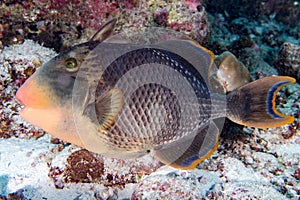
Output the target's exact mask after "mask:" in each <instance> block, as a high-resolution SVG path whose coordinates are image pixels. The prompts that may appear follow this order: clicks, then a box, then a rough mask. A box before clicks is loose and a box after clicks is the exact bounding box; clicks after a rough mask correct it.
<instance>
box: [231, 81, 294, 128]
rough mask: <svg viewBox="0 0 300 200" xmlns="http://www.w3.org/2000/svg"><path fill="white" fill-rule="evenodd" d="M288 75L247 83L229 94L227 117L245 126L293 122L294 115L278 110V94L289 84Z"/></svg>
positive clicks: (266, 126) (261, 126) (277, 125)
mask: <svg viewBox="0 0 300 200" xmlns="http://www.w3.org/2000/svg"><path fill="white" fill-rule="evenodd" d="M291 83H295V79H294V78H291V77H288V76H270V77H266V78H262V79H259V80H256V81H254V82H251V83H249V84H246V85H244V86H242V87H240V88H239V89H237V90H235V91H233V92H231V93H229V94H228V96H227V117H228V118H229V119H230V120H232V121H234V122H236V123H238V124H242V125H245V126H251V127H256V128H274V127H279V126H282V125H285V124H289V123H292V122H293V121H294V117H292V116H286V115H284V114H282V113H280V112H279V111H277V110H276V104H275V99H276V94H277V92H278V91H279V90H280V89H281V88H282V87H284V86H285V85H287V84H291Z"/></svg>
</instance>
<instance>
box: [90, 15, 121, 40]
mask: <svg viewBox="0 0 300 200" xmlns="http://www.w3.org/2000/svg"><path fill="white" fill-rule="evenodd" d="M116 22H117V19H116V18H113V19H111V20H109V21H108V22H106V23H105V24H104V25H103V26H102V27H101V28H100V29H99V30H98V31H97V32H96V33H95V34H94V35H93V37H92V38H91V39H90V41H94V42H95V41H96V42H103V41H104V40H106V39H107V38H109V37H110V36H112V34H113V32H114V28H115V25H116Z"/></svg>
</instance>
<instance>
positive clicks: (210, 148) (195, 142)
mask: <svg viewBox="0 0 300 200" xmlns="http://www.w3.org/2000/svg"><path fill="white" fill-rule="evenodd" d="M218 140H219V130H218V128H217V126H216V125H215V123H214V122H210V123H209V124H207V125H206V126H204V127H203V128H202V129H200V130H199V131H198V133H197V134H196V135H195V136H194V137H190V138H188V139H186V138H182V139H180V140H178V141H176V142H173V143H171V144H169V145H168V146H167V147H164V148H162V149H158V150H154V152H155V155H156V157H157V158H158V159H159V160H160V161H161V162H163V163H165V164H167V165H170V166H171V167H174V168H180V169H194V168H195V167H196V166H197V165H198V164H199V163H200V162H202V161H203V160H205V159H206V158H208V157H210V156H211V155H212V153H213V152H214V151H215V150H216V149H217V148H218Z"/></svg>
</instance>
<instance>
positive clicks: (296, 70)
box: [275, 42, 300, 83]
mask: <svg viewBox="0 0 300 200" xmlns="http://www.w3.org/2000/svg"><path fill="white" fill-rule="evenodd" d="M275 66H276V67H277V69H278V71H279V73H280V74H285V75H289V76H293V77H295V78H296V79H297V81H298V83H300V46H299V45H296V44H292V43H288V42H286V43H284V44H283V45H282V47H281V50H280V52H279V58H278V61H277V62H276V64H275Z"/></svg>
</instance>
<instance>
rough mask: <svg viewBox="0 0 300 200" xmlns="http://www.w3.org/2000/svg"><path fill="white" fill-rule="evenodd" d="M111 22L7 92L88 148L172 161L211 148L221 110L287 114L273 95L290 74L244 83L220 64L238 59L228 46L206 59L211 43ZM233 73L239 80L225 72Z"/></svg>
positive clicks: (247, 117) (194, 159)
mask: <svg viewBox="0 0 300 200" xmlns="http://www.w3.org/2000/svg"><path fill="white" fill-rule="evenodd" d="M114 25H115V20H111V21H109V22H108V23H107V24H105V25H104V26H103V28H101V29H100V30H99V31H98V32H97V33H96V34H95V35H94V36H93V37H92V39H91V40H90V41H88V42H86V43H83V44H79V45H76V46H74V47H71V48H70V49H69V50H68V51H66V52H62V53H61V54H59V55H58V56H56V57H55V58H53V59H52V60H50V61H49V62H48V63H46V64H45V65H43V66H42V67H41V68H40V69H39V70H37V71H36V72H35V73H34V75H32V76H31V77H30V78H29V79H28V80H27V81H26V82H25V84H24V85H23V86H22V87H21V88H20V89H19V91H18V93H17V99H18V100H19V101H20V102H21V103H22V104H23V105H24V109H23V110H22V111H21V112H20V114H21V116H22V117H23V118H24V119H25V120H27V121H29V122H31V123H32V124H34V125H36V126H38V127H40V128H42V129H44V130H45V131H47V132H49V133H50V134H52V135H54V136H56V137H58V138H60V139H63V140H65V141H68V142H71V143H74V144H76V145H78V146H81V147H83V148H86V149H88V150H90V151H93V152H96V153H101V154H104V155H107V156H112V157H120V158H135V157H139V156H143V155H145V154H148V153H153V154H154V155H155V156H156V157H157V158H158V159H159V160H161V161H162V162H163V163H165V164H168V165H171V166H173V167H176V168H182V169H191V168H194V167H196V165H197V164H198V163H199V162H201V161H202V160H204V159H206V158H207V157H209V156H210V155H211V154H212V153H213V152H214V151H215V150H216V149H217V147H218V138H219V132H220V130H221V129H222V126H223V122H224V117H228V118H229V119H230V120H232V121H234V122H236V123H239V124H243V125H247V126H253V127H258V128H267V127H276V126H281V125H284V124H287V123H292V122H293V120H294V119H293V117H290V116H285V115H283V114H281V113H279V112H278V111H277V110H276V109H275V100H274V99H275V97H276V93H277V92H278V90H279V89H280V88H282V87H283V86H284V85H286V84H289V83H294V82H295V80H294V79H293V78H291V77H285V76H277V77H275V76H274V77H266V78H263V79H260V80H257V81H254V82H250V80H249V77H250V76H249V75H248V74H247V70H246V69H245V68H244V67H243V66H241V65H240V64H238V63H237V64H233V65H231V64H230V63H234V62H238V61H237V59H235V57H234V56H233V55H232V54H230V53H228V54H226V59H223V60H222V61H220V63H221V64H220V65H219V66H216V65H215V63H214V54H213V53H212V52H211V51H209V50H207V49H206V48H204V47H202V46H200V45H199V44H197V43H196V42H194V41H191V40H188V39H187V38H185V37H184V36H182V37H181V36H178V35H177V33H174V34H173V33H172V32H171V31H169V30H162V29H159V28H152V29H151V28H150V30H149V29H148V30H147V31H141V32H140V33H137V34H136V35H135V36H132V37H128V36H126V35H125V34H123V35H122V34H119V35H115V36H112V32H113V28H114ZM149 38H150V39H149ZM240 75H243V77H246V79H247V80H245V79H242V78H238V79H237V81H234V80H230V81H229V79H228V77H241V76H240ZM220 76H222V77H220ZM224 82H226V83H227V85H226V87H225V85H224ZM249 82H250V83H249ZM225 93H227V94H226V95H225ZM36 97H38V98H36ZM215 119H218V123H217V124H218V125H216V124H215V122H214V121H213V120H215Z"/></svg>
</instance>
